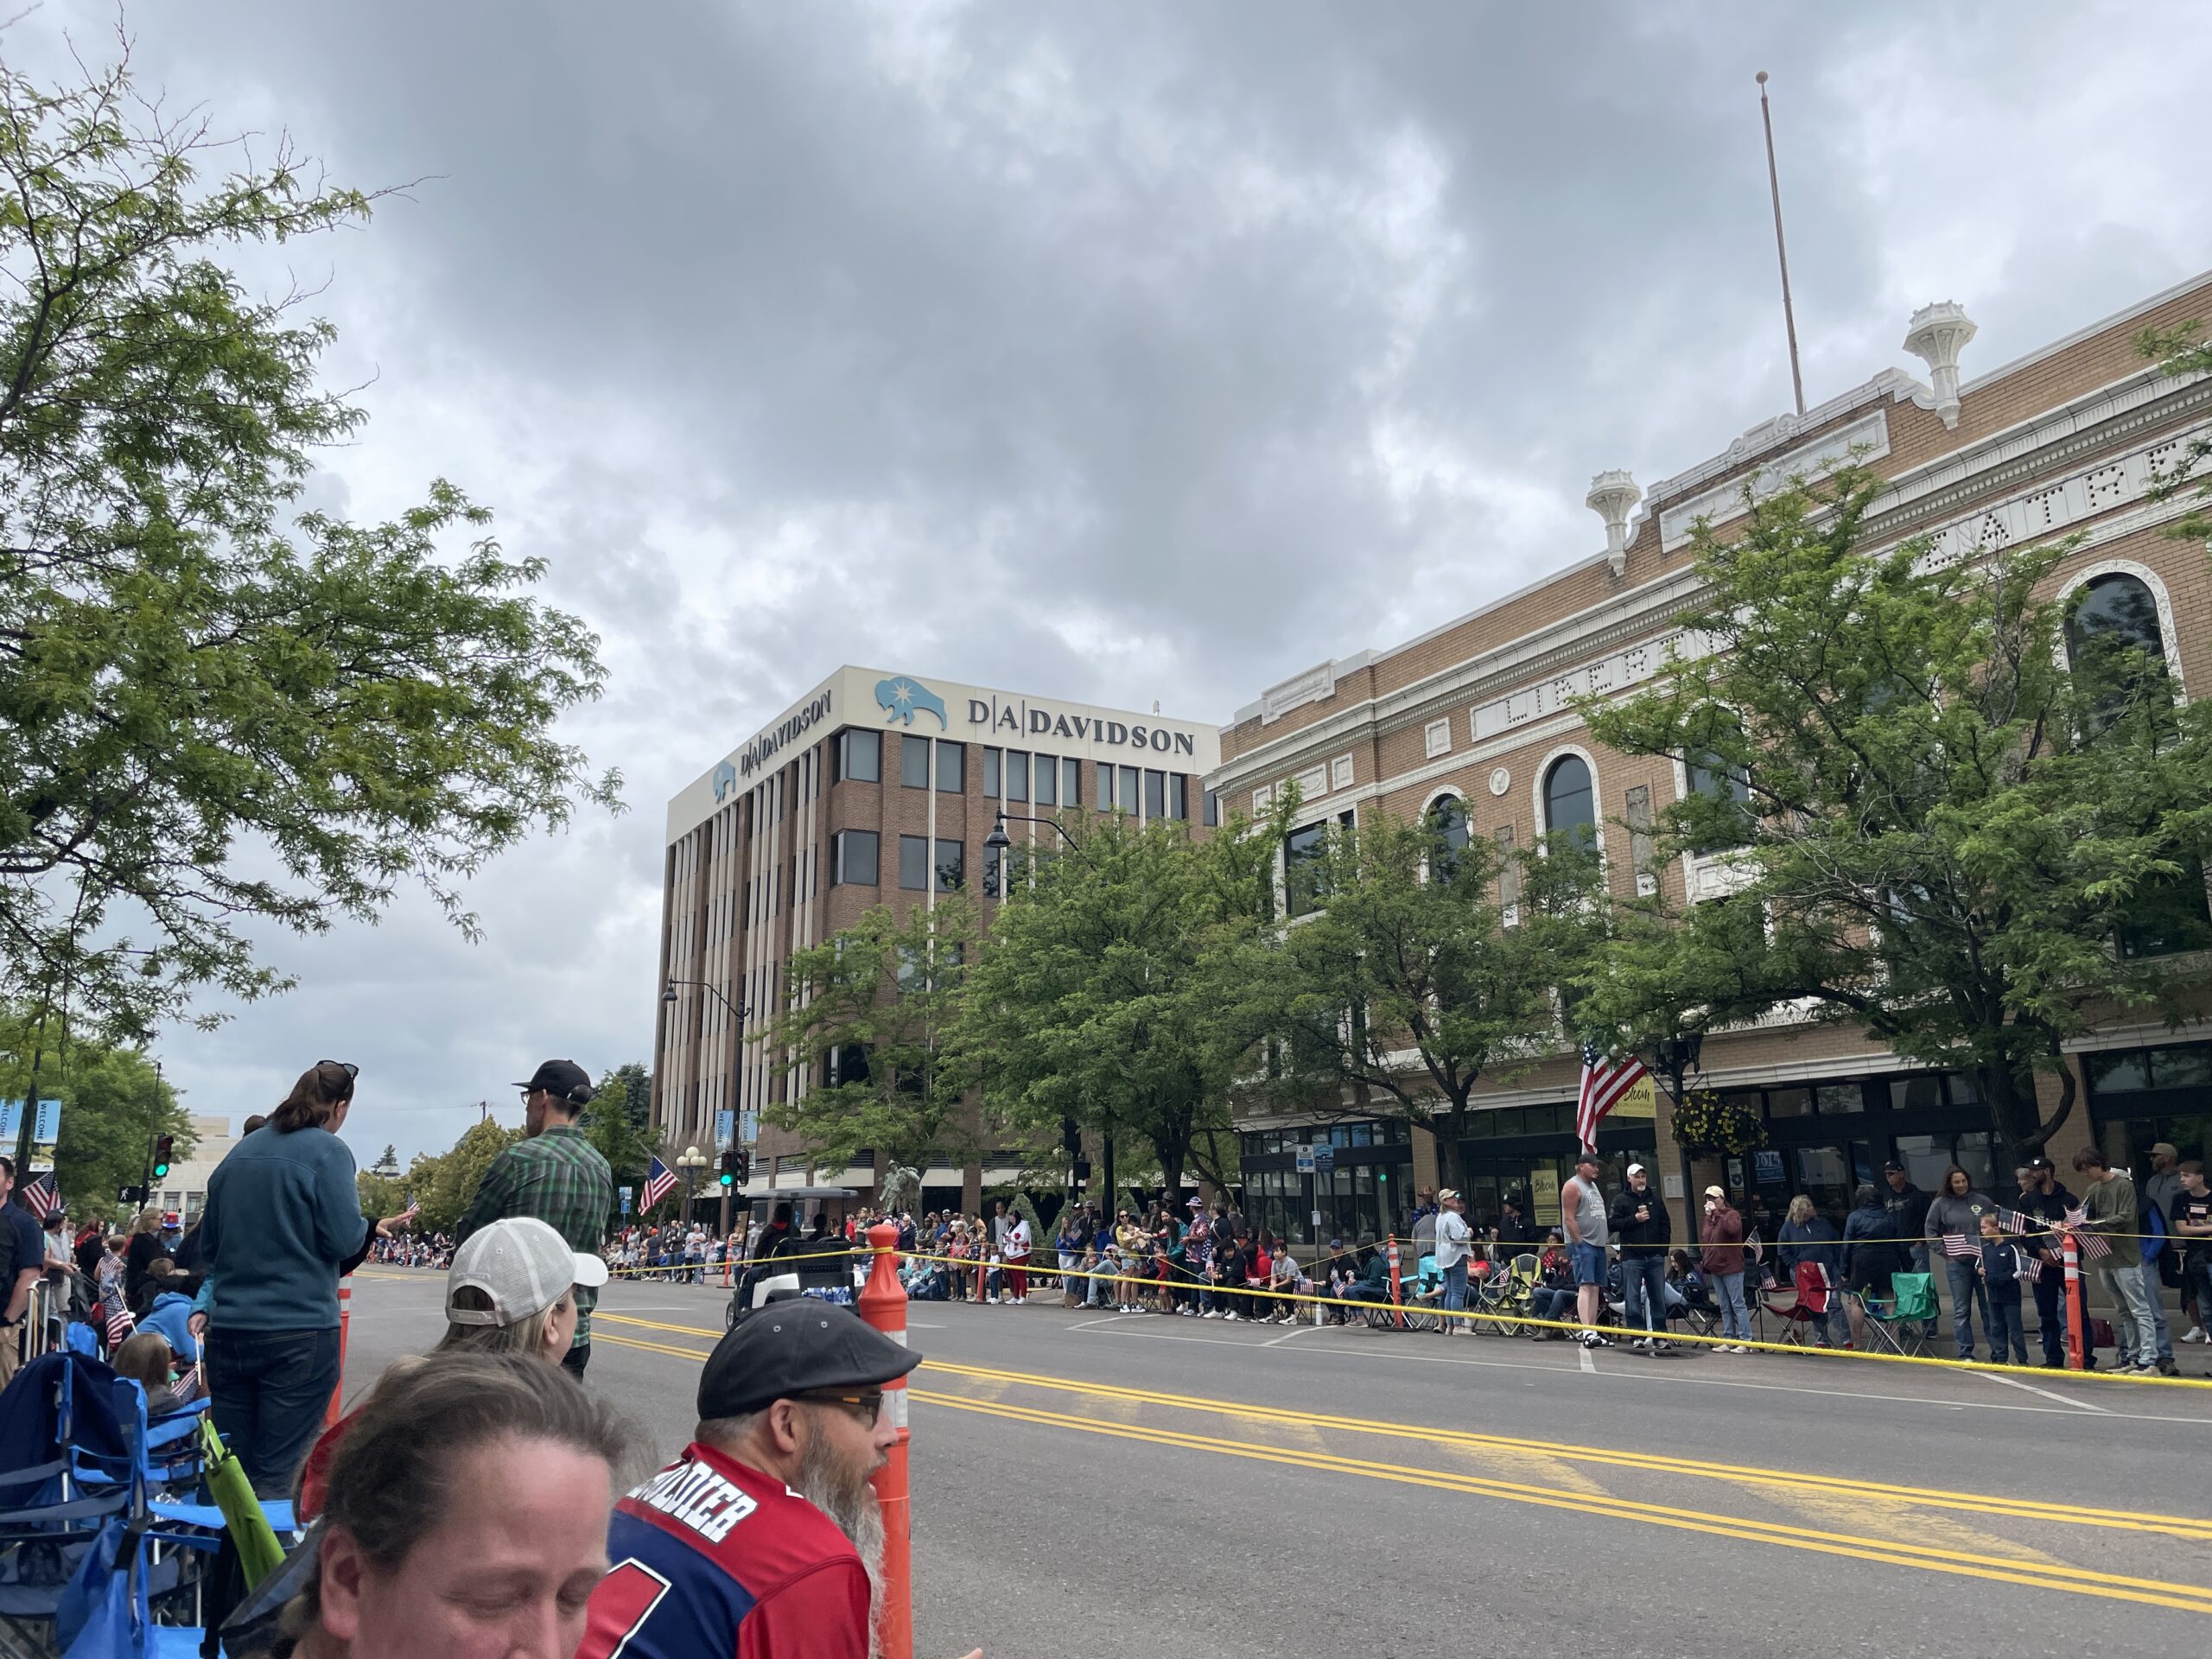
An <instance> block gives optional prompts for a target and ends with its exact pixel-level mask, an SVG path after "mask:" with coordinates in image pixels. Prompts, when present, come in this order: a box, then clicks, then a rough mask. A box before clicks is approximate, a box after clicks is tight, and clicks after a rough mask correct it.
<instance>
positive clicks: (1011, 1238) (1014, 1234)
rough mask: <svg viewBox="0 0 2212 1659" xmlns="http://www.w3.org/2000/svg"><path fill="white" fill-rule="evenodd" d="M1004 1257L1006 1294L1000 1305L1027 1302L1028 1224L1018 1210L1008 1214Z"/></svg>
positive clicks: (1001, 1298)
mask: <svg viewBox="0 0 2212 1659" xmlns="http://www.w3.org/2000/svg"><path fill="white" fill-rule="evenodd" d="M1003 1238H1004V1245H1005V1255H1006V1294H1004V1295H1003V1296H1001V1297H1000V1298H999V1300H1000V1302H1001V1303H1002V1304H1004V1303H1012V1302H1025V1301H1027V1300H1029V1224H1028V1222H1027V1221H1026V1220H1024V1219H1023V1218H1022V1215H1021V1212H1020V1211H1019V1210H1015V1211H1010V1212H1008V1214H1007V1217H1006V1232H1005V1234H1004V1235H1003Z"/></svg>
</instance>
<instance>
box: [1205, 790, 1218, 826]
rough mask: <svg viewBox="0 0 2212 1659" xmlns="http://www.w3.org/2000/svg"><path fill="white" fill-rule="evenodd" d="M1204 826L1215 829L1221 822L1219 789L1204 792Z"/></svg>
mask: <svg viewBox="0 0 2212 1659" xmlns="http://www.w3.org/2000/svg"><path fill="white" fill-rule="evenodd" d="M1205 797H1206V798H1205V813H1206V828H1207V829H1215V828H1217V827H1218V826H1219V824H1220V823H1221V791H1219V790H1217V789H1210V790H1208V791H1206V792H1205Z"/></svg>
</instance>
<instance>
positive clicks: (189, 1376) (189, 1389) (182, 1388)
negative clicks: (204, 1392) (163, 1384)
mask: <svg viewBox="0 0 2212 1659" xmlns="http://www.w3.org/2000/svg"><path fill="white" fill-rule="evenodd" d="M199 1394H200V1363H199V1362H198V1361H197V1360H194V1362H193V1363H191V1364H189V1365H188V1366H186V1367H185V1368H184V1369H183V1370H181V1371H179V1372H178V1373H177V1378H176V1397H177V1398H178V1399H180V1400H193V1399H197V1398H198V1397H199Z"/></svg>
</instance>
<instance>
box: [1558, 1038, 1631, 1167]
mask: <svg viewBox="0 0 2212 1659" xmlns="http://www.w3.org/2000/svg"><path fill="white" fill-rule="evenodd" d="M1649 1075H1650V1074H1649V1072H1647V1071H1645V1070H1644V1067H1643V1061H1641V1060H1639V1059H1637V1058H1636V1056H1635V1055H1633V1054H1626V1055H1623V1056H1622V1057H1621V1058H1618V1059H1608V1058H1606V1057H1605V1053H1604V1052H1603V1051H1602V1050H1600V1049H1599V1046H1598V1045H1597V1044H1595V1043H1585V1044H1583V1045H1582V1090H1581V1093H1580V1096H1578V1097H1577V1098H1576V1100H1575V1103H1574V1132H1575V1134H1576V1135H1580V1137H1581V1139H1582V1146H1583V1149H1584V1150H1585V1151H1586V1152H1595V1151H1596V1150H1597V1149H1598V1125H1599V1124H1600V1123H1602V1122H1605V1114H1606V1113H1607V1112H1610V1111H1611V1110H1612V1109H1613V1108H1614V1107H1615V1106H1616V1105H1618V1103H1619V1102H1620V1097H1621V1096H1623V1095H1624V1094H1626V1093H1627V1092H1628V1091H1629V1090H1630V1089H1632V1088H1634V1087H1635V1086H1636V1085H1637V1084H1638V1083H1640V1082H1641V1081H1642V1080H1643V1078H1644V1077H1648V1076H1649Z"/></svg>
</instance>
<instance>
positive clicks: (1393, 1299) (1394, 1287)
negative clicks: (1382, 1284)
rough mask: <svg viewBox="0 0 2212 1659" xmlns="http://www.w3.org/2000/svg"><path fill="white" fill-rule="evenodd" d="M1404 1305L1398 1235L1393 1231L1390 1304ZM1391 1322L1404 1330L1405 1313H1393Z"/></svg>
mask: <svg viewBox="0 0 2212 1659" xmlns="http://www.w3.org/2000/svg"><path fill="white" fill-rule="evenodd" d="M1404 1305H1405V1299H1404V1298H1403V1296H1402V1295H1401V1294H1400V1286H1399V1282H1398V1236H1397V1235H1396V1234H1395V1233H1393V1234H1391V1235H1390V1306H1392V1307H1394V1308H1402V1307H1403V1306H1404ZM1390 1323H1391V1324H1392V1325H1395V1326H1396V1327H1397V1328H1398V1329H1399V1330H1401V1331H1402V1330H1404V1329H1405V1328H1406V1316H1405V1314H1404V1313H1393V1314H1391V1315H1390Z"/></svg>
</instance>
